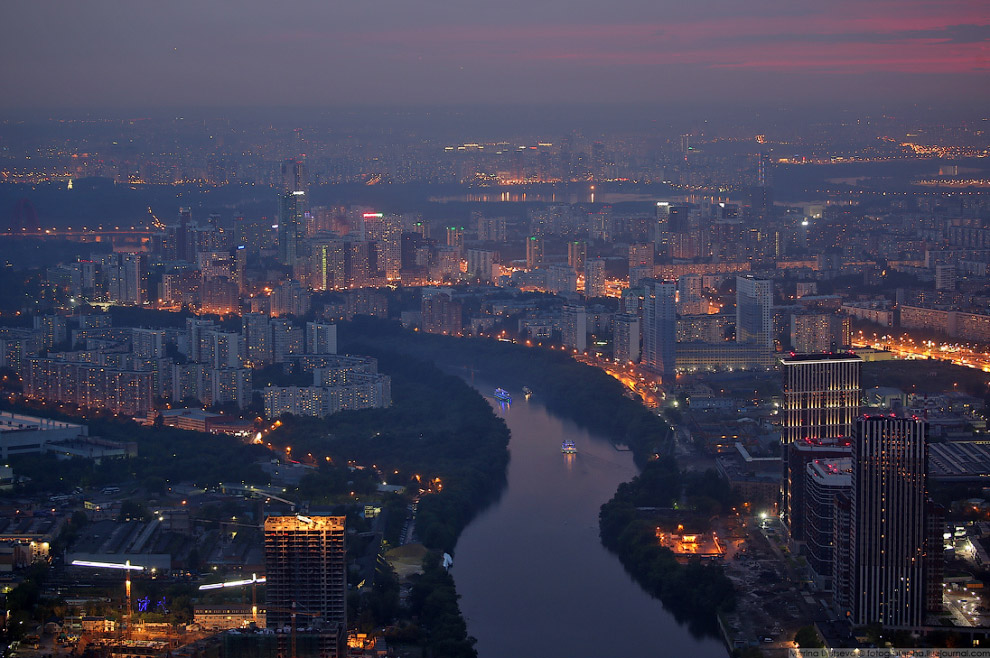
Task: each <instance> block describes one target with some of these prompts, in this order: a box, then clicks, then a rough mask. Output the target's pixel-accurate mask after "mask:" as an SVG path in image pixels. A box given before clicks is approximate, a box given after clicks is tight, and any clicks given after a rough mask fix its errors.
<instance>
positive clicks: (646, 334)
mask: <svg viewBox="0 0 990 658" xmlns="http://www.w3.org/2000/svg"><path fill="white" fill-rule="evenodd" d="M644 283H645V284H646V290H645V297H644V299H643V355H642V362H643V365H644V366H646V368H647V369H648V370H651V371H652V372H655V373H657V374H659V375H660V376H661V377H662V378H663V383H664V384H672V383H673V382H674V373H675V364H674V359H675V354H676V343H677V310H676V304H675V299H676V295H677V283H676V282H674V281H659V280H657V279H650V280H647V281H645V282H644Z"/></svg>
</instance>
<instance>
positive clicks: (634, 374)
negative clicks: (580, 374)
mask: <svg viewBox="0 0 990 658" xmlns="http://www.w3.org/2000/svg"><path fill="white" fill-rule="evenodd" d="M574 358H575V359H577V360H578V361H580V362H581V363H584V364H586V365H589V366H592V367H595V368H599V369H601V370H603V371H604V372H606V373H608V374H609V375H611V376H612V377H615V378H616V379H618V380H619V381H620V382H622V385H623V386H625V387H626V389H628V390H629V391H630V392H631V393H633V394H635V395H636V397H638V398H639V399H640V400H642V401H643V404H645V405H646V406H647V407H649V408H651V409H654V408H656V407H659V406H660V400H661V394H660V393H659V392H658V391H657V387H656V385H657V381H658V380H657V377H656V376H655V375H653V374H650V373H647V372H646V371H645V370H643V369H642V368H640V367H638V366H635V365H620V364H617V363H612V362H611V361H606V360H603V359H596V358H595V357H593V356H588V355H585V354H576V355H575V356H574Z"/></svg>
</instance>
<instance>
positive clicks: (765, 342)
mask: <svg viewBox="0 0 990 658" xmlns="http://www.w3.org/2000/svg"><path fill="white" fill-rule="evenodd" d="M772 311H773V281H771V280H770V279H757V278H756V277H753V276H749V275H747V276H737V277H736V342H739V343H755V344H757V345H761V346H763V347H764V348H765V349H766V351H767V352H768V353H769V352H772V351H773V312H772Z"/></svg>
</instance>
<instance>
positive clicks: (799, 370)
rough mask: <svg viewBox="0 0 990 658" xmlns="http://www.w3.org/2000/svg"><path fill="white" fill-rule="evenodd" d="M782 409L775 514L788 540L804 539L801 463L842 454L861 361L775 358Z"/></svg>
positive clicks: (828, 357) (804, 465)
mask: <svg viewBox="0 0 990 658" xmlns="http://www.w3.org/2000/svg"><path fill="white" fill-rule="evenodd" d="M781 365H782V367H783V375H784V386H783V388H784V405H783V408H782V409H781V410H780V422H781V428H780V441H781V443H782V444H783V445H784V449H785V460H784V463H785V473H784V479H783V500H782V506H781V512H782V515H783V519H784V522H785V523H786V524H787V525H788V526H789V529H790V536H791V540H792V541H794V542H800V541H803V539H804V527H805V523H804V519H803V512H804V508H803V504H804V503H803V501H804V494H805V477H806V474H807V465H808V463H809V462H810V461H812V460H814V459H826V458H839V457H845V456H848V452H847V451H848V450H849V448H848V446H849V441H850V437H851V436H852V431H853V423H854V421H855V419H856V416H857V415H858V414H859V407H860V398H861V397H862V395H863V391H862V385H861V383H860V379H861V373H862V369H863V362H862V360H861V359H860V358H859V357H858V356H856V355H855V354H803V355H794V356H790V357H787V358H784V359H782V360H781Z"/></svg>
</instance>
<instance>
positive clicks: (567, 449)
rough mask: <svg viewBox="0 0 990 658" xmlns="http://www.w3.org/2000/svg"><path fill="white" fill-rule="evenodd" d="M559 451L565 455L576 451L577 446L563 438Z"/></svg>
mask: <svg viewBox="0 0 990 658" xmlns="http://www.w3.org/2000/svg"><path fill="white" fill-rule="evenodd" d="M560 451H561V452H562V453H564V454H565V455H573V454H575V453H577V448H575V447H574V442H573V441H571V440H570V439H567V440H565V441H564V442H563V443H561V444H560Z"/></svg>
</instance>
